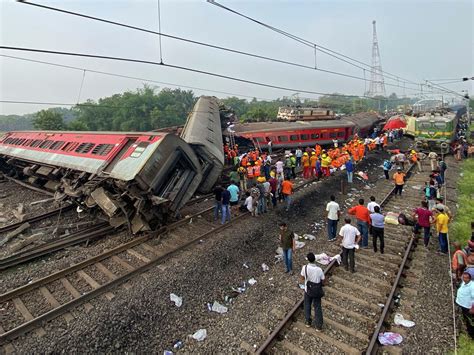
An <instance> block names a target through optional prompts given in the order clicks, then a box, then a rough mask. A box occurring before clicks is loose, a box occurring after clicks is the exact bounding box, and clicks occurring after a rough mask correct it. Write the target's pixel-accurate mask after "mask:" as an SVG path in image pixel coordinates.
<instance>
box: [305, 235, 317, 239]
mask: <svg viewBox="0 0 474 355" xmlns="http://www.w3.org/2000/svg"><path fill="white" fill-rule="evenodd" d="M303 238H304V239H308V240H315V239H316V237H315V236H314V235H312V234H303Z"/></svg>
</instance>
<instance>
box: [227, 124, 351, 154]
mask: <svg viewBox="0 0 474 355" xmlns="http://www.w3.org/2000/svg"><path fill="white" fill-rule="evenodd" d="M234 131H235V135H237V136H241V137H244V138H247V139H251V140H253V141H254V142H255V144H256V145H260V146H261V145H266V144H267V143H268V142H269V141H272V144H273V147H274V148H294V147H298V146H301V147H304V146H314V145H316V144H319V145H327V144H332V143H333V139H337V140H338V141H339V142H343V141H347V140H349V139H350V137H351V136H352V135H353V134H354V124H353V123H352V122H347V121H343V120H331V121H297V122H264V123H249V124H238V125H235V127H234Z"/></svg>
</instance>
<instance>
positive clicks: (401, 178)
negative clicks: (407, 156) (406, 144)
mask: <svg viewBox="0 0 474 355" xmlns="http://www.w3.org/2000/svg"><path fill="white" fill-rule="evenodd" d="M405 176H406V175H405V173H404V172H403V171H402V168H398V169H397V172H396V173H395V174H393V181H394V182H395V196H397V193H398V194H399V195H400V196H402V191H403V185H405Z"/></svg>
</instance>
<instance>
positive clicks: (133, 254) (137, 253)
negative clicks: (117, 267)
mask: <svg viewBox="0 0 474 355" xmlns="http://www.w3.org/2000/svg"><path fill="white" fill-rule="evenodd" d="M127 253H129V254H130V255H132V256H134V257H135V258H137V259H138V260H141V261H143V262H144V263H147V264H148V263H149V262H150V261H151V260H150V259H148V258H147V257H146V256H145V255H142V254H140V253H139V252H137V251H135V250H133V249H127Z"/></svg>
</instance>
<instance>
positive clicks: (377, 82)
mask: <svg viewBox="0 0 474 355" xmlns="http://www.w3.org/2000/svg"><path fill="white" fill-rule="evenodd" d="M372 25H373V27H374V38H373V43H372V68H371V75H370V86H369V91H368V92H367V96H370V97H374V96H385V83H384V79H383V72H382V63H381V62H380V52H379V43H378V41H377V29H376V27H375V20H374V21H372Z"/></svg>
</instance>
